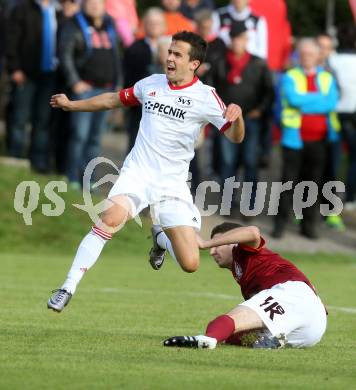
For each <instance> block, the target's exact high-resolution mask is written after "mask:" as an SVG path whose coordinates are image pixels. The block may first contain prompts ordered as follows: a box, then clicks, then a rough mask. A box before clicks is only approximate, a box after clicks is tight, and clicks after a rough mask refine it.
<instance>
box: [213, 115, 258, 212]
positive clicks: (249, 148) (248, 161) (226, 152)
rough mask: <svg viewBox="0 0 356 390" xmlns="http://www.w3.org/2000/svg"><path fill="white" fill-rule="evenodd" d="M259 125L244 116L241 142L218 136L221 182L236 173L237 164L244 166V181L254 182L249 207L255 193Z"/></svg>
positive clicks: (255, 120) (252, 202)
mask: <svg viewBox="0 0 356 390" xmlns="http://www.w3.org/2000/svg"><path fill="white" fill-rule="evenodd" d="M260 126H261V125H260V121H259V120H258V119H249V118H245V139H244V140H243V142H242V143H241V144H234V143H232V142H231V141H229V140H228V139H227V138H226V137H224V136H223V137H220V153H221V181H222V184H224V181H225V180H226V179H227V178H229V177H231V176H235V175H236V169H237V165H238V164H241V166H242V167H243V168H244V181H245V182H252V183H254V186H253V191H252V197H251V203H250V207H252V206H253V204H254V199H255V195H256V185H257V164H258V146H259V138H260ZM235 177H236V176H235Z"/></svg>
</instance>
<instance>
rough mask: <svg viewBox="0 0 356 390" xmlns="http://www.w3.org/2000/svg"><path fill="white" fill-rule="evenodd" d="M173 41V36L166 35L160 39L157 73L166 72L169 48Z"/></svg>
mask: <svg viewBox="0 0 356 390" xmlns="http://www.w3.org/2000/svg"><path fill="white" fill-rule="evenodd" d="M171 43H172V37H171V36H169V35H164V36H162V37H160V38H159V40H158V64H157V70H156V73H165V69H166V64H167V56H168V49H169V47H170V45H171Z"/></svg>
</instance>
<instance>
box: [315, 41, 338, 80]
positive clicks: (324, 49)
mask: <svg viewBox="0 0 356 390" xmlns="http://www.w3.org/2000/svg"><path fill="white" fill-rule="evenodd" d="M316 41H317V43H318V45H319V65H320V66H322V67H323V68H324V69H325V70H327V71H328V72H330V73H334V70H333V69H332V68H331V65H330V56H331V54H332V53H333V52H334V42H333V39H332V37H331V36H330V35H328V34H319V35H318V36H317V37H316Z"/></svg>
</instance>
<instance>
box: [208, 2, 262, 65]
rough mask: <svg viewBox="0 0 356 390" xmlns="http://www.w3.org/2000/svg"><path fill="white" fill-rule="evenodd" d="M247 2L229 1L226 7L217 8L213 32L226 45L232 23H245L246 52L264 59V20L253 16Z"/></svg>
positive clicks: (228, 40) (228, 41)
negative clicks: (246, 31)
mask: <svg viewBox="0 0 356 390" xmlns="http://www.w3.org/2000/svg"><path fill="white" fill-rule="evenodd" d="M248 3H249V0H231V1H230V4H229V5H228V6H226V7H222V8H218V9H217V10H216V12H215V13H214V31H215V32H218V33H219V35H220V37H221V38H222V39H223V40H224V42H225V43H226V44H227V45H228V44H229V43H230V35H229V32H230V28H231V25H232V23H233V22H234V21H239V22H243V23H245V26H246V28H247V30H248V47H247V49H248V52H249V53H251V54H253V55H255V56H257V57H261V58H264V59H266V58H267V51H268V43H267V42H268V31H267V24H266V20H265V18H264V17H262V16H257V15H255V14H254V13H253V12H252V11H251V9H250V7H249V6H248Z"/></svg>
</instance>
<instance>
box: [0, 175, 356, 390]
mask: <svg viewBox="0 0 356 390" xmlns="http://www.w3.org/2000/svg"><path fill="white" fill-rule="evenodd" d="M0 168H2V167H0ZM2 172H4V174H3V175H2V176H3V177H2V179H1V182H0V191H1V194H2V203H1V206H0V210H1V214H0V215H1V221H0V226H1V227H0V245H1V248H2V250H1V255H0V256H1V261H0V264H1V272H0V286H1V287H0V288H1V294H0V303H1V309H0V389H1V390H2V389H42V388H46V389H65V388H67V389H119V388H120V389H121V388H123V389H183V388H184V389H203V388H204V389H230V388H235V389H236V388H238V389H244V388H247V389H249V388H253V389H260V388H263V389H277V388H280V389H286V388H290V389H305V388H308V389H309V388H313V389H355V388H356V341H355V340H356V339H355V332H356V309H355V308H356V303H355V296H356V283H355V276H356V260H355V259H352V258H351V257H347V256H341V255H333V254H327V255H322V254H318V255H303V254H302V253H301V254H297V255H296V254H293V255H290V256H289V257H290V258H291V259H292V260H293V261H294V262H295V263H296V264H297V265H298V266H299V267H300V268H301V269H302V270H303V271H304V272H305V273H306V274H307V275H308V276H309V277H310V279H311V280H312V282H313V283H314V284H315V285H316V286H317V288H318V290H319V292H320V295H321V296H322V297H323V299H324V301H325V303H326V304H327V305H329V306H330V315H329V318H328V321H329V323H328V329H327V332H326V335H325V337H324V339H323V340H322V342H321V343H320V344H319V345H318V346H316V347H314V348H311V349H304V350H278V351H261V350H248V349H240V348H237V347H232V346H222V347H219V348H217V349H216V350H213V351H207V350H180V349H169V348H163V347H162V343H161V342H162V340H163V339H164V338H165V337H167V336H172V335H176V334H198V333H201V332H202V331H204V329H205V326H206V324H207V322H208V321H209V320H210V319H212V318H214V317H215V316H216V315H218V314H221V313H223V312H225V311H227V310H229V309H230V308H232V307H233V306H235V305H236V304H237V303H238V302H240V301H241V295H240V293H239V289H238V286H237V285H236V283H235V282H234V280H233V279H232V277H231V276H230V275H229V273H228V272H227V271H222V270H219V269H217V268H216V266H215V265H214V264H213V262H212V261H211V260H210V259H209V258H208V256H206V255H204V256H203V259H202V264H201V268H200V270H199V271H198V272H197V273H196V274H192V275H188V274H184V273H183V272H181V271H180V270H179V269H178V267H177V266H176V265H175V264H174V263H173V261H171V260H169V261H168V262H167V264H165V267H164V268H163V269H162V270H161V271H159V272H155V271H153V270H151V269H150V267H149V266H148V262H147V251H148V249H149V247H150V241H149V240H147V239H146V237H147V235H148V228H147V226H146V227H144V228H143V229H141V228H139V227H138V226H137V225H135V224H133V223H132V224H129V226H128V227H127V228H126V229H125V230H124V231H123V232H122V234H121V239H120V238H119V237H116V238H115V239H113V241H112V242H111V243H110V244H109V245H108V246H107V247H106V248H105V250H104V253H103V256H102V258H101V260H100V261H99V262H98V263H97V264H96V266H95V267H94V268H93V269H92V270H91V271H90V272H88V274H87V275H86V277H85V279H84V280H83V282H82V283H81V285H80V287H79V288H78V290H77V294H76V295H75V296H74V298H73V300H72V301H71V303H70V305H69V306H68V307H67V308H66V309H65V311H64V312H63V313H61V314H56V313H54V312H52V311H49V310H47V309H46V301H47V299H48V296H49V294H50V290H52V289H53V288H56V287H58V286H59V285H60V283H61V282H62V280H63V278H64V277H65V274H66V272H67V270H68V267H69V266H70V264H71V261H72V256H73V253H74V252H75V250H76V246H77V244H78V242H79V240H80V238H81V236H82V235H84V234H85V233H86V232H87V231H88V228H89V226H90V221H89V220H88V218H87V217H86V216H85V215H84V214H83V213H80V211H77V210H75V209H74V208H73V207H71V206H70V203H73V202H75V201H77V202H78V201H79V200H80V199H79V198H78V196H77V195H76V194H73V193H68V194H64V195H63V196H64V198H65V201H66V204H68V207H67V208H66V212H65V214H64V215H62V216H61V217H52V218H48V217H44V216H43V215H42V214H41V213H40V211H37V212H35V213H34V218H33V226H28V227H26V226H25V225H24V224H23V221H22V217H21V216H20V215H19V214H17V213H15V211H14V210H13V206H12V198H13V193H14V191H15V187H16V185H17V183H18V182H19V181H21V180H25V179H28V178H29V177H30V176H31V174H30V173H28V172H26V171H24V170H21V169H6V170H4V169H2ZM39 182H40V185H41V188H42V186H43V184H44V183H45V180H44V179H41V180H40V181H39ZM5 190H6V191H5ZM42 201H43V199H42V197H41V198H40V203H41V202H42ZM286 255H288V254H286ZM343 308H353V310H344V309H343Z"/></svg>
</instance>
